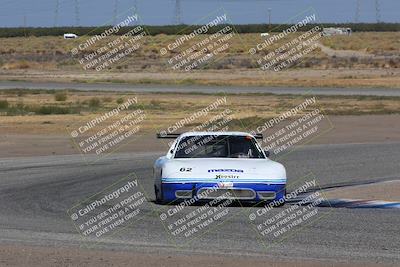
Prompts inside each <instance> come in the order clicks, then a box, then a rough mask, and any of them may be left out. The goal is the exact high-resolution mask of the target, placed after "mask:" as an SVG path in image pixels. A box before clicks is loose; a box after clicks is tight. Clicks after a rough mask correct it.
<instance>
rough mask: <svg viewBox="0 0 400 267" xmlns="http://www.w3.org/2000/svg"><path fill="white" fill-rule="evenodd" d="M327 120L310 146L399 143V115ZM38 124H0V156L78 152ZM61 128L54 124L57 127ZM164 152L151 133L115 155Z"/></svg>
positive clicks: (162, 144)
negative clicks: (327, 124)
mask: <svg viewBox="0 0 400 267" xmlns="http://www.w3.org/2000/svg"><path fill="white" fill-rule="evenodd" d="M50 117H51V116H48V117H46V120H52V121H56V120H54V119H52V118H50ZM329 119H330V121H331V122H332V125H333V127H334V128H333V129H331V130H330V131H328V132H326V133H324V134H322V135H321V136H319V137H318V138H316V139H314V140H312V141H311V142H310V143H309V144H340V143H381V142H400V123H399V122H400V115H369V116H329ZM56 123H57V121H56ZM38 124H39V125H38V128H36V129H35V130H34V129H32V126H33V125H25V124H23V123H21V124H5V123H1V124H0V133H1V134H0V157H15V156H37V155H41V156H44V155H70V154H76V153H79V151H78V150H77V149H76V147H75V146H74V145H73V143H72V141H71V137H70V136H69V135H68V133H67V132H65V134H55V133H52V132H51V131H49V132H47V130H46V129H47V128H48V127H52V125H47V124H42V123H40V122H38ZM61 126H62V125H61ZM61 126H60V125H56V127H61ZM40 127H41V128H40ZM38 129H39V130H38ZM40 129H41V130H40ZM139 141H140V142H139ZM166 149H167V146H166V143H165V142H162V141H160V140H157V139H156V138H155V132H154V133H146V134H145V135H142V136H140V137H138V138H136V139H134V140H133V141H132V142H130V143H128V144H126V145H124V146H122V147H121V148H120V149H119V150H118V152H132V151H137V152H146V151H165V150H166Z"/></svg>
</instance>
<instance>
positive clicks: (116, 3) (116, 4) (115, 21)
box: [113, 0, 118, 25]
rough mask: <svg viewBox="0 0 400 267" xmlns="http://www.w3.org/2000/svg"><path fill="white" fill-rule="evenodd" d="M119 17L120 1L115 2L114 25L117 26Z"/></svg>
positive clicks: (115, 0)
mask: <svg viewBox="0 0 400 267" xmlns="http://www.w3.org/2000/svg"><path fill="white" fill-rule="evenodd" d="M117 16H118V0H114V15H113V25H116V24H117Z"/></svg>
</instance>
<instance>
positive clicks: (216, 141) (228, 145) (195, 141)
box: [175, 135, 264, 159]
mask: <svg viewBox="0 0 400 267" xmlns="http://www.w3.org/2000/svg"><path fill="white" fill-rule="evenodd" d="M175 158H250V159H254V158H255V159H259V158H264V155H263V153H262V152H261V149H260V148H259V146H258V145H257V144H256V142H255V140H254V138H253V137H251V136H230V135H203V136H188V137H184V138H182V140H181V141H180V142H179V145H178V147H177V150H176V153H175Z"/></svg>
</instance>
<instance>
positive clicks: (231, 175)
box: [215, 174, 239, 179]
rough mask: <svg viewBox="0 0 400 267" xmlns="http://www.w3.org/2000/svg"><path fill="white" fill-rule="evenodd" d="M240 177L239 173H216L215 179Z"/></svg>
mask: <svg viewBox="0 0 400 267" xmlns="http://www.w3.org/2000/svg"><path fill="white" fill-rule="evenodd" d="M237 178H239V175H233V174H217V175H215V179H237Z"/></svg>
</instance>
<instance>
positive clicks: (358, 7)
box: [354, 0, 361, 23]
mask: <svg viewBox="0 0 400 267" xmlns="http://www.w3.org/2000/svg"><path fill="white" fill-rule="evenodd" d="M356 5H357V6H356V14H355V16H354V22H355V23H358V22H359V21H360V9H361V0H357V3H356Z"/></svg>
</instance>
